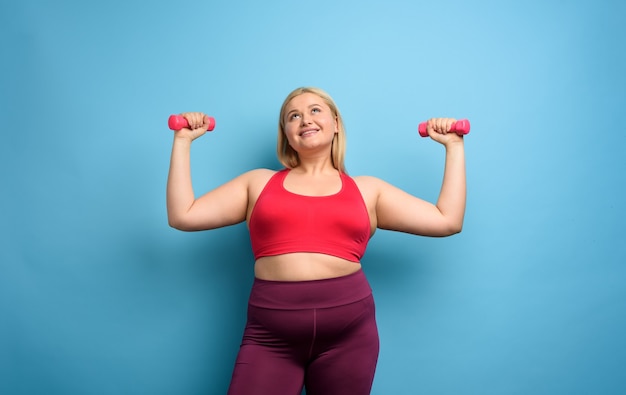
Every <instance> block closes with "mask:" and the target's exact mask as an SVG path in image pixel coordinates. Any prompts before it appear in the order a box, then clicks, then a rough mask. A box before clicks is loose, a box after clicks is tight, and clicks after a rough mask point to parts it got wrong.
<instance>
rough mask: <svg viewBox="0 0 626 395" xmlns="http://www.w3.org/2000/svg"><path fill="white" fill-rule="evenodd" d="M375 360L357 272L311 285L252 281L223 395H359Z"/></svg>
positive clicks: (368, 297) (370, 310) (368, 310)
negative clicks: (245, 316) (240, 336)
mask: <svg viewBox="0 0 626 395" xmlns="http://www.w3.org/2000/svg"><path fill="white" fill-rule="evenodd" d="M377 359H378V329H377V328H376V318H375V312H374V300H373V298H372V290H371V288H370V286H369V283H368V282H367V279H366V278H365V274H364V273H363V271H362V270H359V271H357V272H356V273H353V274H350V275H348V276H344V277H338V278H331V279H325V280H313V281H293V282H292V281H289V282H286V281H265V280H259V279H255V280H254V284H253V286H252V292H251V294H250V301H249V304H248V323H247V324H246V329H245V331H244V334H243V341H242V343H241V349H240V350H239V354H238V356H237V361H236V363H235V369H234V372H233V377H232V381H231V384H230V388H229V390H228V394H229V395H251V394H254V395H265V394H267V395H277V394H279V395H300V393H301V391H302V388H303V386H304V387H306V393H307V395H335V394H342V395H345V394H350V395H366V394H369V393H370V390H371V387H372V381H373V379H374V371H375V370H376V361H377Z"/></svg>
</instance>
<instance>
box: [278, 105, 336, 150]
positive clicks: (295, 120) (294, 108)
mask: <svg viewBox="0 0 626 395" xmlns="http://www.w3.org/2000/svg"><path fill="white" fill-rule="evenodd" d="M283 122H284V125H285V130H284V132H285V137H287V141H288V142H289V145H290V146H291V147H292V148H293V149H294V150H295V151H296V152H300V151H302V150H314V149H330V146H331V144H332V141H333V138H334V137H335V134H336V133H337V132H338V131H339V126H338V123H337V116H336V115H335V114H334V113H333V111H332V110H331V109H330V107H329V106H328V104H326V102H324V100H323V99H322V98H321V97H319V96H318V95H316V94H314V93H303V94H301V95H299V96H296V97H294V98H293V99H291V101H289V103H288V104H287V106H286V107H285V115H284V119H283Z"/></svg>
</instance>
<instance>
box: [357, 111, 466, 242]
mask: <svg viewBox="0 0 626 395" xmlns="http://www.w3.org/2000/svg"><path fill="white" fill-rule="evenodd" d="M453 123H454V119H450V118H436V119H431V120H429V121H428V127H427V130H428V133H429V135H430V137H431V138H432V139H433V140H435V141H437V142H439V143H441V144H443V145H444V147H445V150H446V160H445V169H444V175H443V182H442V185H441V191H440V193H439V198H438V199H437V203H436V204H432V203H429V202H426V201H424V200H422V199H420V198H417V197H415V196H412V195H410V194H408V193H406V192H404V191H402V190H401V189H399V188H396V187H394V186H393V185H390V184H388V183H386V182H384V181H381V180H378V179H374V178H368V179H367V180H363V184H364V186H367V189H368V191H369V192H368V193H367V195H368V196H369V199H368V200H369V202H370V204H373V205H374V210H370V213H372V211H373V212H374V213H375V216H376V219H375V221H376V226H377V227H378V228H381V229H387V230H394V231H399V232H405V233H412V234H416V235H422V236H433V237H442V236H450V235H453V234H455V233H459V232H460V231H461V230H462V228H463V218H464V216H465V199H466V181H465V148H464V145H463V137H462V136H459V135H457V134H456V133H451V132H449V131H450V127H451V126H452V124H453Z"/></svg>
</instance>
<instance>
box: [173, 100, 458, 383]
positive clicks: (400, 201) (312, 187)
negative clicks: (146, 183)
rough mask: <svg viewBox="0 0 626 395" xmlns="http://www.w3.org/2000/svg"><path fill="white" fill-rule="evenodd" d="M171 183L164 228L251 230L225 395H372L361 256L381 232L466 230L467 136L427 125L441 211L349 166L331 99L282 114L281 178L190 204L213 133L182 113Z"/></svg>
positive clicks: (268, 176)
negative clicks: (437, 163) (200, 158)
mask: <svg viewBox="0 0 626 395" xmlns="http://www.w3.org/2000/svg"><path fill="white" fill-rule="evenodd" d="M182 115H183V116H184V117H185V118H186V119H187V121H188V122H189V125H190V126H189V128H188V129H182V130H180V131H177V132H176V133H175V136H174V143H173V148H172V157H171V164H170V171H169V178H168V184H167V212H168V220H169V223H170V225H171V226H173V227H174V228H177V229H180V230H185V231H197V230H207V229H214V228H219V227H222V226H227V225H233V224H237V223H240V222H243V221H247V224H248V228H249V231H250V239H251V244H252V249H253V253H254V256H255V265H254V273H255V280H254V284H253V287H252V291H251V295H250V300H249V304H248V322H247V324H246V328H245V331H244V335H243V341H242V344H241V348H240V351H239V354H238V356H237V361H236V364H235V369H234V372H233V377H232V381H231V385H230V388H229V392H228V393H229V394H231V395H242V394H256V395H258V394H272V395H275V394H280V395H285V394H286V395H290V394H294V395H298V394H300V392H301V391H302V388H303V386H305V387H306V390H307V394H308V395H318V394H319V395H333V394H342V395H345V394H351V395H360V394H369V393H370V390H371V386H372V381H373V378H374V371H375V368H376V361H377V358H378V332H377V329H376V322H375V313H374V302H373V299H372V294H371V289H370V287H369V284H368V282H367V280H366V278H365V276H364V274H363V272H362V270H361V264H360V259H361V257H362V256H363V254H364V252H365V247H366V245H367V242H368V240H369V238H370V237H371V236H372V235H373V234H374V231H375V230H376V228H381V229H388V230H395V231H400V232H406V233H411V234H415V235H422V236H448V235H452V234H455V233H458V232H460V231H461V228H462V225H463V217H464V212H465V193H466V192H465V189H466V188H465V157H464V147H463V138H462V137H461V136H459V135H457V134H456V133H448V132H449V131H450V127H451V126H452V124H453V123H454V119H449V118H436V119H430V120H429V121H428V126H427V131H428V134H429V135H430V137H431V138H432V139H433V140H435V141H437V142H439V143H441V144H443V145H444V146H445V148H446V162H445V173H444V178H443V185H442V188H441V192H440V195H439V199H438V201H437V204H436V205H433V204H431V203H428V202H426V201H424V200H421V199H419V198H417V197H414V196H411V195H410V194H408V193H406V192H403V191H402V190H400V189H398V188H396V187H394V186H392V185H390V184H388V183H386V182H384V181H382V180H380V179H377V178H374V177H368V176H359V177H354V178H351V177H349V176H348V175H347V174H346V171H345V167H344V154H345V131H344V126H343V121H342V119H341V114H340V113H339V110H338V109H337V106H336V105H335V103H334V101H333V100H332V98H331V97H330V96H329V95H328V94H327V93H326V92H324V91H322V90H320V89H317V88H298V89H296V90H294V91H293V92H291V93H290V94H289V95H288V96H287V98H286V99H285V101H284V103H283V106H282V108H281V111H280V118H279V128H278V157H279V159H280V161H281V163H282V164H283V165H284V166H285V169H283V170H280V171H273V170H268V169H256V170H252V171H249V172H247V173H244V174H242V175H240V176H238V177H236V178H235V179H233V180H231V181H229V182H227V183H225V184H224V185H222V186H220V187H218V188H216V189H214V190H212V191H210V192H208V193H206V194H204V195H203V196H201V197H199V198H197V199H196V198H195V196H194V192H193V188H192V183H191V172H190V146H191V142H192V141H193V140H194V139H196V138H198V137H200V136H202V135H203V134H204V133H205V132H206V130H207V128H208V126H209V125H208V117H207V116H206V115H205V114H202V113H185V114H182Z"/></svg>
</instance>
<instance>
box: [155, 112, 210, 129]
mask: <svg viewBox="0 0 626 395" xmlns="http://www.w3.org/2000/svg"><path fill="white" fill-rule="evenodd" d="M208 118H209V127H208V128H207V130H208V131H209V132H210V131H211V130H213V129H215V118H213V117H208ZM167 126H169V128H170V129H172V130H181V129H182V128H188V127H189V122H187V120H186V119H185V117H183V116H182V115H170V117H169V119H168V120H167Z"/></svg>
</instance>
